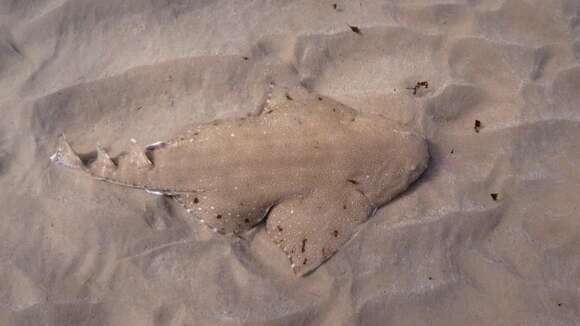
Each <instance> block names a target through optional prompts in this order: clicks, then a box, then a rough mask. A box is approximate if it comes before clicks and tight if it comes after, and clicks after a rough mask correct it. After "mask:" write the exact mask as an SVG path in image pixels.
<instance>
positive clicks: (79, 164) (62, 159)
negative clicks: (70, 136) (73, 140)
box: [50, 134, 86, 171]
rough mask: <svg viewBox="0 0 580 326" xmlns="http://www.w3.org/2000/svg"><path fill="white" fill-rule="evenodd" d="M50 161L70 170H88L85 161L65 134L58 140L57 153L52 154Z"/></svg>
mask: <svg viewBox="0 0 580 326" xmlns="http://www.w3.org/2000/svg"><path fill="white" fill-rule="evenodd" d="M50 160H51V161H53V162H54V163H56V164H59V165H62V166H65V167H67V168H70V169H76V170H83V171H84V170H86V167H85V165H84V163H83V161H82V160H81V158H80V157H79V156H78V155H77V153H76V152H75V151H74V150H73V149H72V147H71V146H70V144H69V143H68V142H67V141H66V137H65V136H64V134H61V135H60V137H59V138H58V146H57V148H56V152H55V153H54V154H52V156H51V157H50Z"/></svg>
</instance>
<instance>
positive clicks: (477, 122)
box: [473, 120, 481, 132]
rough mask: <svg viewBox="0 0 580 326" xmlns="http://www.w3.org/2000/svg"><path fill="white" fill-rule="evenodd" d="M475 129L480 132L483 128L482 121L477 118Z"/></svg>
mask: <svg viewBox="0 0 580 326" xmlns="http://www.w3.org/2000/svg"><path fill="white" fill-rule="evenodd" d="M473 129H474V130H475V132H479V129H481V121H479V120H475V124H474V125H473Z"/></svg>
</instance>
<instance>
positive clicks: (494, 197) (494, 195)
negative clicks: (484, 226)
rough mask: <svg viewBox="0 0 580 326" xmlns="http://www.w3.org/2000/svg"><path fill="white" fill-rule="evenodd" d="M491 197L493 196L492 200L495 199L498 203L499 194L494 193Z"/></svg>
mask: <svg viewBox="0 0 580 326" xmlns="http://www.w3.org/2000/svg"><path fill="white" fill-rule="evenodd" d="M490 196H491V199H493V200H494V201H497V197H498V194H497V193H492V194H490Z"/></svg>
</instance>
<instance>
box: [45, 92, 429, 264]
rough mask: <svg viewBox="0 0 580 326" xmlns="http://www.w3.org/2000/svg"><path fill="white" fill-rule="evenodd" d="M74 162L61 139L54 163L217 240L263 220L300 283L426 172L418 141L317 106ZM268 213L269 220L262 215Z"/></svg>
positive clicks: (316, 100) (294, 106)
mask: <svg viewBox="0 0 580 326" xmlns="http://www.w3.org/2000/svg"><path fill="white" fill-rule="evenodd" d="M97 152H98V154H97V159H96V160H94V161H93V162H83V161H81V160H80V159H79V158H78V156H77V155H76V153H75V152H74V151H73V150H72V148H71V147H70V145H69V144H68V143H67V142H66V140H64V138H63V139H62V141H61V143H60V145H59V149H58V151H57V153H56V154H55V156H53V160H55V161H57V162H59V163H61V164H63V165H66V166H68V167H73V168H78V169H80V170H82V171H85V172H86V173H88V174H90V175H91V176H93V177H95V178H98V179H100V180H103V181H107V182H111V183H115V184H120V185H125V186H129V187H133V188H142V189H146V190H148V191H149V192H153V193H157V194H163V195H168V196H171V197H172V198H174V199H175V200H176V201H177V202H179V203H180V204H181V205H183V206H184V207H185V208H186V209H187V211H188V212H191V213H192V214H194V215H195V216H197V217H198V218H200V219H201V220H202V221H203V222H204V223H206V224H207V225H208V226H210V227H211V228H213V229H214V230H216V231H217V232H219V233H224V234H225V233H240V232H243V231H245V230H247V229H249V228H251V227H253V226H254V225H256V224H257V223H258V222H259V221H260V220H262V219H263V218H264V217H265V216H266V215H268V220H267V226H266V230H267V233H268V235H269V236H270V238H271V239H272V240H273V241H274V242H275V243H277V244H278V245H279V246H280V247H281V248H282V249H283V250H284V252H286V254H287V255H288V256H289V258H290V261H291V263H292V267H293V269H294V271H295V272H296V273H298V274H300V275H303V274H305V273H307V272H309V271H311V270H313V269H315V268H316V267H318V266H319V265H320V264H321V263H322V262H323V261H324V260H326V259H327V258H328V257H330V256H331V255H332V254H333V253H334V252H336V250H337V249H338V248H339V247H340V245H341V244H343V243H344V242H346V241H347V240H348V239H349V238H350V237H351V236H352V234H353V233H354V231H355V228H356V226H357V225H359V224H361V223H363V222H364V221H366V220H367V219H368V217H369V216H370V215H371V213H372V212H373V211H374V209H376V208H377V207H380V206H382V205H384V204H385V203H387V202H388V201H389V200H391V199H392V198H393V197H394V196H395V195H397V194H399V193H400V192H402V191H403V190H405V189H406V188H407V187H408V185H409V184H410V183H411V182H413V181H414V180H415V179H416V178H418V177H419V175H420V174H421V173H422V172H423V171H424V170H425V168H426V166H427V162H428V150H427V145H426V142H425V140H424V139H423V138H422V137H420V136H418V135H416V134H414V133H412V132H410V131H407V130H404V128H402V127H401V126H398V125H397V124H396V123H394V122H392V121H390V120H387V119H385V118H383V117H381V116H376V115H365V114H360V113H358V112H357V111H355V110H353V109H351V108H349V107H347V106H345V105H343V104H340V103H338V102H335V101H333V100H330V99H328V98H323V97H319V96H308V97H305V98H303V99H294V98H291V97H290V96H288V94H286V96H285V97H282V98H281V99H280V98H279V99H277V100H273V101H272V102H271V103H270V104H269V105H268V106H267V107H266V108H265V109H264V110H263V112H262V113H261V114H260V115H258V116H255V117H249V118H245V119H235V120H227V121H217V122H213V123H209V124H205V125H201V126H198V127H196V128H193V129H191V130H190V131H188V132H187V133H185V134H184V135H181V136H179V137H176V138H174V139H172V140H169V141H167V142H159V143H156V144H153V145H150V146H148V147H147V148H145V149H133V150H132V151H130V152H129V153H128V154H126V155H122V156H119V157H117V158H115V159H111V158H109V157H108V155H107V154H106V153H105V152H104V151H103V150H102V149H101V148H100V147H99V148H98V151H97ZM268 212H269V213H268Z"/></svg>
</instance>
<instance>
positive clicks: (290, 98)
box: [286, 93, 293, 101]
mask: <svg viewBox="0 0 580 326" xmlns="http://www.w3.org/2000/svg"><path fill="white" fill-rule="evenodd" d="M286 99H288V101H292V100H293V98H292V96H290V94H288V93H286Z"/></svg>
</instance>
